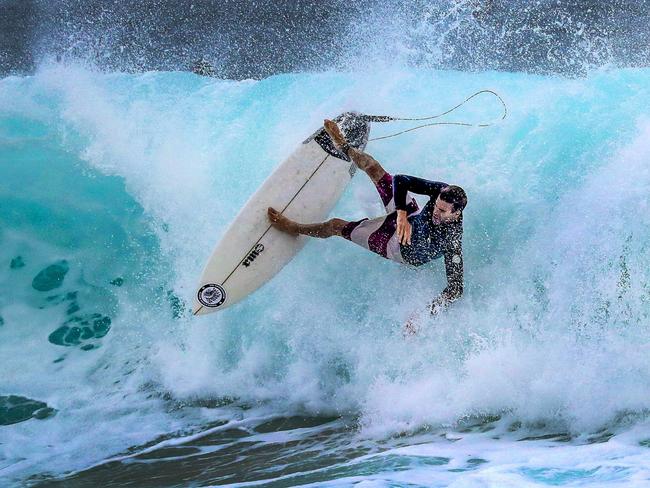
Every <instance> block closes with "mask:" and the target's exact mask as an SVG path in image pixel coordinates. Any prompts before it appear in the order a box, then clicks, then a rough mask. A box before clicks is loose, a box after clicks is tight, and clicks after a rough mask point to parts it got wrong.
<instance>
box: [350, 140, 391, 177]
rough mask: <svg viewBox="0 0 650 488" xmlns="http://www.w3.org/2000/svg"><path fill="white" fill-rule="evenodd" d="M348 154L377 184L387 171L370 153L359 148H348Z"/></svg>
mask: <svg viewBox="0 0 650 488" xmlns="http://www.w3.org/2000/svg"><path fill="white" fill-rule="evenodd" d="M348 156H349V157H350V159H351V160H352V161H354V164H356V165H357V166H358V167H359V169H360V170H362V171H364V172H365V173H366V174H367V175H368V176H369V177H370V179H371V180H372V182H373V183H374V184H375V185H377V184H378V183H379V182H380V181H381V179H382V178H383V177H384V175H386V174H388V173H386V170H385V169H384V168H382V166H381V164H379V161H377V160H376V159H375V158H373V157H372V156H371V155H370V154H367V153H365V152H363V151H360V150H359V149H355V148H354V147H351V148H350V149H349V150H348Z"/></svg>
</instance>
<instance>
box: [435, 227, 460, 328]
mask: <svg viewBox="0 0 650 488" xmlns="http://www.w3.org/2000/svg"><path fill="white" fill-rule="evenodd" d="M445 272H446V274H447V287H446V288H445V289H444V290H443V291H442V293H440V295H438V296H437V297H436V298H435V299H434V300H433V302H431V304H430V308H429V310H430V312H431V314H432V315H435V314H436V313H438V312H439V311H441V310H443V309H445V308H446V307H447V306H448V305H449V304H451V303H452V302H455V301H456V300H458V299H459V298H460V297H461V296H462V294H463V246H462V237H461V236H454V237H453V238H452V241H451V243H450V244H449V246H448V247H447V249H446V251H445Z"/></svg>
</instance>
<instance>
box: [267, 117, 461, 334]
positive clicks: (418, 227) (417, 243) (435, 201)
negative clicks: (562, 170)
mask: <svg viewBox="0 0 650 488" xmlns="http://www.w3.org/2000/svg"><path fill="white" fill-rule="evenodd" d="M324 127H325V130H326V131H327V133H328V134H329V136H330V137H331V138H332V141H333V142H334V144H335V145H336V146H337V147H338V148H339V149H340V150H341V151H342V152H344V153H345V154H347V155H348V157H349V158H350V159H351V160H352V161H354V163H355V164H356V165H357V166H358V167H359V168H360V169H362V170H363V171H364V172H365V173H366V174H367V175H368V176H369V177H370V179H371V180H372V182H373V183H374V184H375V187H376V188H377V192H378V193H379V196H380V198H381V200H382V203H383V205H384V208H385V210H386V215H384V216H382V217H378V218H375V219H361V220H358V221H353V222H348V221H346V220H343V219H339V218H333V219H330V220H328V221H327V222H321V223H315V224H301V223H298V222H294V221H292V220H290V219H289V218H287V217H285V216H284V215H282V214H281V213H279V212H278V211H277V210H275V209H273V208H269V209H268V216H269V219H270V221H271V224H272V225H273V226H274V227H275V228H277V229H279V230H281V231H284V232H287V233H289V234H293V235H298V234H303V235H307V236H311V237H320V238H328V237H332V236H340V237H343V238H345V239H348V240H350V241H352V242H354V243H355V244H358V245H360V246H362V247H364V248H366V249H368V250H369V251H372V252H375V253H377V254H379V255H380V256H383V257H384V258H387V259H391V260H393V261H396V262H398V263H401V264H409V265H412V266H421V265H423V264H426V263H428V262H429V261H431V260H433V259H438V258H440V257H443V256H444V259H445V270H446V273H447V287H446V288H445V289H444V290H443V291H442V293H440V294H439V295H438V296H437V297H436V298H435V299H434V300H433V301H432V302H431V303H430V304H429V310H430V312H431V314H436V313H438V312H439V311H440V310H442V309H444V308H446V307H447V305H449V304H450V303H451V302H454V301H455V300H457V299H458V298H459V297H460V296H461V295H462V293H463V251H462V237H463V209H464V208H465V205H466V204H467V196H466V194H465V191H464V190H463V189H462V188H461V187H459V186H455V185H448V184H447V183H441V182H437V181H429V180H425V179H422V178H417V177H415V176H407V175H400V174H398V175H394V176H393V175H391V174H389V173H388V172H386V170H385V169H384V168H383V167H382V166H381V165H380V164H379V162H377V161H376V160H375V159H374V158H373V157H372V156H370V155H369V154H366V153H364V152H363V151H360V150H358V149H356V148H354V147H350V145H349V144H348V143H347V141H346V140H345V137H344V136H343V134H342V133H341V130H340V129H339V127H338V126H337V125H336V123H335V122H333V121H331V120H325V123H324ZM409 192H412V193H416V194H419V195H427V196H429V197H430V198H429V201H428V202H427V204H426V205H425V206H424V207H423V208H422V209H420V207H419V206H418V204H417V202H416V201H415V199H414V198H412V197H411V196H409V194H408V193H409ZM405 332H406V333H411V334H412V333H415V332H416V330H415V325H414V321H413V320H412V319H411V320H409V321H408V322H407V324H406V326H405Z"/></svg>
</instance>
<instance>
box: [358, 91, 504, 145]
mask: <svg viewBox="0 0 650 488" xmlns="http://www.w3.org/2000/svg"><path fill="white" fill-rule="evenodd" d="M484 93H489V94H491V95H493V96H495V97H496V98H497V100H499V102H501V106H502V107H503V114H502V115H501V118H500V119H498V120H497V121H494V122H488V123H482V124H473V123H470V122H431V123H429V124H422V125H418V126H416V127H411V128H410V129H405V130H402V131H399V132H395V133H394V134H389V135H387V136H381V137H374V138H372V139H369V140H368V142H371V141H379V140H381V139H388V138H390V137H396V136H399V135H402V134H406V133H407V132H411V131H414V130H418V129H422V128H424V127H431V126H434V125H456V126H461V127H490V126H492V125H495V124H496V123H497V122H500V121H502V120H503V119H505V118H506V117H507V116H508V106H507V105H506V102H504V101H503V98H501V96H500V95H499V94H498V93H497V92H495V91H493V90H480V91H477V92H476V93H474V94H472V95H470V96H469V97H467V98H466V99H465V100H463V101H462V102H460V103H459V104H458V105H456V106H454V107H452V108H450V109H449V110H446V111H445V112H442V113H440V114H436V115H431V116H428V117H393V116H390V115H363V119H364V120H365V121H367V122H393V121H414V122H415V121H423V120H433V119H438V118H440V117H444V116H445V115H448V114H450V113H452V112H453V111H455V110H457V109H459V108H460V107H462V106H463V105H465V104H466V103H467V102H469V101H470V100H472V99H473V98H475V97H477V96H479V95H482V94H484Z"/></svg>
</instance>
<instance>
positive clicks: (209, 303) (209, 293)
mask: <svg viewBox="0 0 650 488" xmlns="http://www.w3.org/2000/svg"><path fill="white" fill-rule="evenodd" d="M197 298H198V299H199V302H201V304H203V305H205V306H206V307H211V308H214V307H218V306H219V305H221V304H222V303H223V302H225V301H226V290H224V289H223V288H222V287H221V286H219V285H217V284H215V283H208V284H207V285H203V286H202V287H201V289H200V290H199V293H198V297H197Z"/></svg>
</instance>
